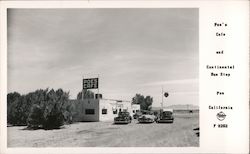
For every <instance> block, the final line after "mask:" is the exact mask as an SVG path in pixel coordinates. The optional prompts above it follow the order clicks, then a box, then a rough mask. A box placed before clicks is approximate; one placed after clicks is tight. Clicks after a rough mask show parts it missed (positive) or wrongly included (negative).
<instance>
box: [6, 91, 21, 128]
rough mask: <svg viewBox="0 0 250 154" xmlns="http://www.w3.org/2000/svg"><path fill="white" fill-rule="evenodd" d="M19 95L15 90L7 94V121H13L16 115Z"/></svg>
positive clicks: (10, 122)
mask: <svg viewBox="0 0 250 154" xmlns="http://www.w3.org/2000/svg"><path fill="white" fill-rule="evenodd" d="M20 97H21V95H20V94H19V93H17V92H13V93H9V94H7V122H8V123H9V124H12V123H15V121H16V118H17V115H16V112H17V108H16V107H17V105H18V101H19V99H20Z"/></svg>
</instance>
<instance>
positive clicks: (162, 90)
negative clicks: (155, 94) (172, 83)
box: [161, 86, 164, 109]
mask: <svg viewBox="0 0 250 154" xmlns="http://www.w3.org/2000/svg"><path fill="white" fill-rule="evenodd" d="M163 93H164V92H163V86H161V108H162V109H163Z"/></svg>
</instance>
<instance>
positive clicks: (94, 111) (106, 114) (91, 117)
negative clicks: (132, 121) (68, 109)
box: [71, 99, 140, 121]
mask: <svg viewBox="0 0 250 154" xmlns="http://www.w3.org/2000/svg"><path fill="white" fill-rule="evenodd" d="M71 102H72V103H73V106H74V111H75V113H74V115H73V121H113V120H114V117H117V116H118V113H119V112H120V111H128V112H130V115H131V116H132V115H133V114H135V113H136V112H137V111H139V110H140V105H138V104H132V103H131V102H129V101H119V100H111V99H84V100H72V101H71Z"/></svg>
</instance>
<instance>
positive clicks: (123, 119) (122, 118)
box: [114, 111, 132, 124]
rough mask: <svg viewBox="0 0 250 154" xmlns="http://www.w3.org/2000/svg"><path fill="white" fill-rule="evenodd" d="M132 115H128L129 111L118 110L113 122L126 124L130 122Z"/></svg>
mask: <svg viewBox="0 0 250 154" xmlns="http://www.w3.org/2000/svg"><path fill="white" fill-rule="evenodd" d="M131 121H132V117H131V116H130V113H129V112H126V111H124V112H119V113H118V117H115V118H114V123H115V124H128V123H131Z"/></svg>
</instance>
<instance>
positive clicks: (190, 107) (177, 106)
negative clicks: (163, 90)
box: [152, 104, 199, 110]
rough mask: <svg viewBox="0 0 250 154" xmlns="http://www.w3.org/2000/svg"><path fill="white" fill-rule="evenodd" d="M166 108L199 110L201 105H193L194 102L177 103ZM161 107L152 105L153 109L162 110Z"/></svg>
mask: <svg viewBox="0 0 250 154" xmlns="http://www.w3.org/2000/svg"><path fill="white" fill-rule="evenodd" d="M164 108H168V109H174V110H197V109H199V106H197V105H192V104H176V105H170V106H167V107H164ZM160 109H161V107H152V110H160Z"/></svg>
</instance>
